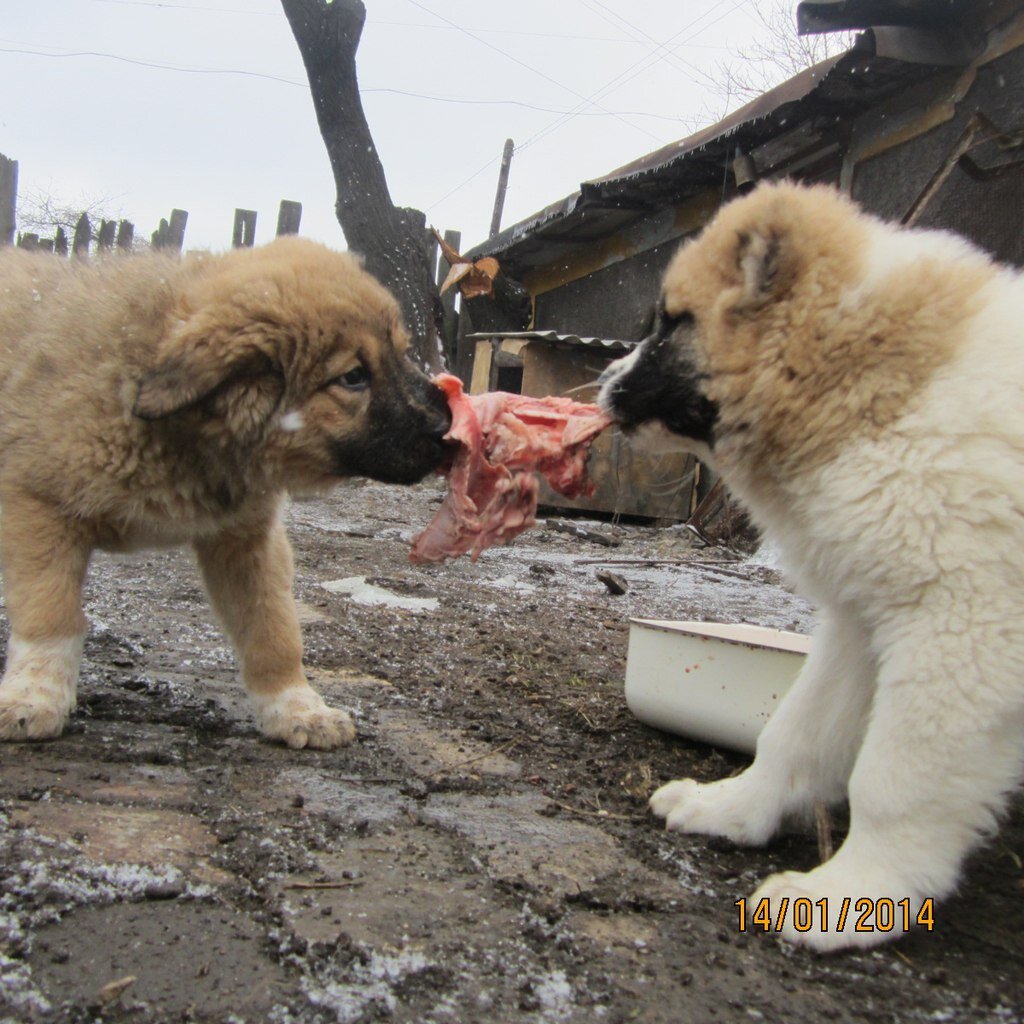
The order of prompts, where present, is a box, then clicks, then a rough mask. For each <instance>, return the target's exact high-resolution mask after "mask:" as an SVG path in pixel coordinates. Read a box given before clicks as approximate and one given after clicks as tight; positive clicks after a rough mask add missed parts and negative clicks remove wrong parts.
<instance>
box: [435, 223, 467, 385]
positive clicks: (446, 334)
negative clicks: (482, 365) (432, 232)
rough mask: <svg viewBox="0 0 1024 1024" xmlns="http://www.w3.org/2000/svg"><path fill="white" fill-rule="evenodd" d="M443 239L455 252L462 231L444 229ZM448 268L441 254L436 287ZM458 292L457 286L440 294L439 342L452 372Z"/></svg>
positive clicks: (454, 365)
mask: <svg viewBox="0 0 1024 1024" xmlns="http://www.w3.org/2000/svg"><path fill="white" fill-rule="evenodd" d="M444 240H445V243H446V244H447V245H450V246H451V247H452V248H453V249H454V250H455V251H456V252H458V251H459V246H461V245H462V232H461V231H446V232H445V233H444ZM435 244H436V242H435ZM449 270H451V264H449V262H448V261H447V260H446V259H445V258H444V256H443V255H442V256H441V258H440V259H439V260H438V261H437V286H438V288H440V287H441V285H443V284H444V279H445V278H446V277H447V276H448V271H449ZM458 293H459V289H458V287H455V288H449V289H448V291H446V292H445V293H444V295H442V296H441V309H442V311H443V316H444V320H443V322H442V330H441V342H442V345H443V346H444V360H445V364H446V365H447V366H448V368H449V369H450V370H451V371H452V372H453V373H454V372H455V367H456V365H457V362H458V335H459V320H458V314H457V313H456V312H455V297H456V296H457V295H458Z"/></svg>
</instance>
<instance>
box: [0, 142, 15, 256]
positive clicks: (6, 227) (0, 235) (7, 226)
mask: <svg viewBox="0 0 1024 1024" xmlns="http://www.w3.org/2000/svg"><path fill="white" fill-rule="evenodd" d="M17 207H18V161H17V160H8V159H7V157H5V156H4V155H3V154H2V153H0V245H12V244H13V243H14V226H15V225H14V222H15V212H16V210H17Z"/></svg>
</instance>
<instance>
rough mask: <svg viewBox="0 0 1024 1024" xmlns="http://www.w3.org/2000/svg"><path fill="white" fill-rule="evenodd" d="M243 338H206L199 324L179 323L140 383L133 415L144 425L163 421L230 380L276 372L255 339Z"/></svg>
mask: <svg viewBox="0 0 1024 1024" xmlns="http://www.w3.org/2000/svg"><path fill="white" fill-rule="evenodd" d="M245 335H246V332H244V331H243V332H241V333H239V334H236V335H234V336H224V335H223V334H221V333H220V332H217V331H211V332H210V333H207V332H205V331H203V330H202V324H194V323H189V322H186V323H184V324H183V325H182V329H181V330H180V331H179V332H178V333H177V334H176V335H174V336H173V337H172V338H171V339H170V345H169V346H168V347H167V348H165V353H164V355H163V358H162V359H161V360H160V361H159V362H158V363H157V364H156V366H154V367H153V368H152V369H151V370H149V371H147V372H146V373H145V374H143V376H142V377H141V378H140V380H139V383H138V391H137V392H136V395H135V404H134V406H133V407H132V413H133V414H134V415H135V416H138V417H139V418H140V419H144V420H159V419H163V418H164V417H165V416H171V415H172V414H174V413H176V412H180V411H181V410H183V409H187V408H189V407H190V406H193V405H195V404H196V403H197V402H200V401H202V400H203V399H204V398H206V397H207V396H209V395H211V394H212V393H213V392H214V391H216V390H217V389H218V388H221V387H223V386H224V385H226V384H228V383H230V382H231V381H233V380H236V379H239V378H243V377H256V376H262V375H265V374H269V373H273V372H275V370H276V367H275V366H274V363H273V361H272V360H271V358H270V356H269V355H268V354H267V353H266V352H265V351H264V348H263V346H261V345H260V344H259V343H258V340H257V338H256V337H246V336H245ZM168 348H169V351H168Z"/></svg>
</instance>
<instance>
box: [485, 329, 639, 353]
mask: <svg viewBox="0 0 1024 1024" xmlns="http://www.w3.org/2000/svg"><path fill="white" fill-rule="evenodd" d="M506 338H509V339H512V340H516V341H546V342H549V343H551V344H553V345H566V346H568V347H570V348H576V347H578V346H582V347H584V348H594V349H600V350H602V351H604V352H608V353H609V354H612V353H621V352H629V351H630V350H632V349H633V348H634V347H635V346H636V345H637V344H638V343H637V342H635V341H622V340H620V339H617V338H581V337H580V336H579V335H578V334H559V333H558V331H481V332H480V333H478V334H467V335H466V340H467V341H499V340H504V339H506Z"/></svg>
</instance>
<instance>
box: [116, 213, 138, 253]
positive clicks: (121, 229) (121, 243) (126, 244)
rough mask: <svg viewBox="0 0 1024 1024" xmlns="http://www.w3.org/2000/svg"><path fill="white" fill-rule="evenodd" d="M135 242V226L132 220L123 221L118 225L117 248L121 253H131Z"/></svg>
mask: <svg viewBox="0 0 1024 1024" xmlns="http://www.w3.org/2000/svg"><path fill="white" fill-rule="evenodd" d="M134 241H135V225H134V224H133V223H132V222H131V221H130V220H122V221H120V222H119V223H118V225H117V247H118V249H120V250H121V252H131V251H132V243H133V242H134Z"/></svg>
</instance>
